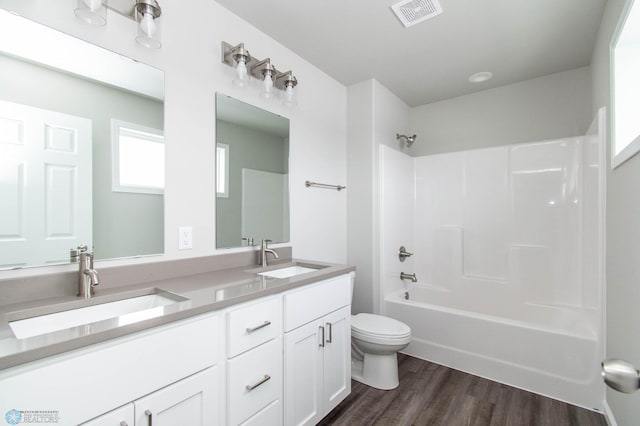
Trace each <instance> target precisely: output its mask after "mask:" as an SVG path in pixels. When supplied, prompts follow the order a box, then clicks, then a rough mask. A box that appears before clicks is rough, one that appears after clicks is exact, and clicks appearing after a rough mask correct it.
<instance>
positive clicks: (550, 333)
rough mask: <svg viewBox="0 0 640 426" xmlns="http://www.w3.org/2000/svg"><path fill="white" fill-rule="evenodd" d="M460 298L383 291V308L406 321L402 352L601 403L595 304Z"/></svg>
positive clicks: (568, 398)
mask: <svg viewBox="0 0 640 426" xmlns="http://www.w3.org/2000/svg"><path fill="white" fill-rule="evenodd" d="M405 291H406V292H408V297H409V299H408V300H407V299H406V298H405V296H406V295H405ZM460 299H461V298H460V297H455V298H454V297H452V293H450V292H447V291H442V290H439V289H434V288H430V287H429V286H425V285H420V284H414V285H411V286H407V287H406V289H404V290H400V291H397V292H395V293H391V294H389V295H388V296H387V297H385V299H384V305H383V310H384V314H385V315H387V316H389V317H392V318H395V319H398V320H400V321H402V322H404V323H406V324H407V325H409V326H410V327H411V331H412V337H413V339H412V342H411V343H410V344H409V346H408V347H407V348H406V349H405V350H404V351H403V352H404V353H406V354H408V355H412V356H415V357H417V358H421V359H425V360H428V361H432V362H435V363H437V364H441V365H446V366H448V367H451V368H454V369H457V370H461V371H465V372H468V373H471V374H474V375H477V376H481V377H485V378H488V379H491V380H494V381H497V382H501V383H505V384H508V385H511V386H515V387H517V388H521V389H524V390H528V391H531V392H535V393H538V394H541V395H545V396H549V397H551V398H555V399H558V400H561V401H565V402H568V403H571V404H575V405H578V406H581V407H584V408H588V409H592V410H597V411H602V410H603V406H602V405H603V399H604V385H603V384H602V380H601V378H600V374H599V373H600V361H601V359H602V355H603V354H601V353H600V352H599V347H601V345H599V343H598V338H597V336H598V334H599V333H598V324H599V322H598V318H597V311H595V310H593V311H590V310H585V309H574V308H571V307H559V306H548V305H536V304H529V303H522V304H519V305H515V304H513V303H503V304H500V303H496V302H495V300H494V301H493V303H489V302H491V301H490V300H484V301H483V300H481V299H482V298H479V299H475V300H469V301H468V302H467V303H465V302H464V300H462V301H461V300H460ZM485 299H486V298H485ZM483 302H484V303H483ZM489 312H490V314H489Z"/></svg>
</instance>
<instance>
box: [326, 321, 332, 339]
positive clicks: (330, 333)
mask: <svg viewBox="0 0 640 426" xmlns="http://www.w3.org/2000/svg"><path fill="white" fill-rule="evenodd" d="M327 328H328V329H329V338H328V339H327V343H331V340H332V339H333V324H331V323H330V322H328V323H327Z"/></svg>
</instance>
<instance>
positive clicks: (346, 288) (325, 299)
mask: <svg viewBox="0 0 640 426" xmlns="http://www.w3.org/2000/svg"><path fill="white" fill-rule="evenodd" d="M350 304H351V276H350V275H341V276H339V277H336V278H331V279H328V280H325V281H320V282H319V283H317V284H312V285H309V286H306V287H303V288H301V289H300V290H292V291H290V292H288V293H285V295H284V331H285V332H286V331H291V330H293V329H295V328H298V327H300V326H301V325H304V324H306V323H308V322H309V321H313V320H315V319H318V318H320V317H322V316H324V315H326V314H327V313H329V312H333V311H335V310H337V309H340V308H342V307H344V306H348V305H350Z"/></svg>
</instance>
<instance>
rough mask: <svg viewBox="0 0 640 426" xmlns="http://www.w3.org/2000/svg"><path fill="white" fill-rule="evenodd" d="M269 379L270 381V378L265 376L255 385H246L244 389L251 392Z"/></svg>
mask: <svg viewBox="0 0 640 426" xmlns="http://www.w3.org/2000/svg"><path fill="white" fill-rule="evenodd" d="M270 379H271V376H270V375H268V374H265V375H264V377H263V378H262V379H260V381H258V382H257V383H254V384H252V385H247V386H245V388H247V390H248V391H252V390H254V389H255V388H257V387H258V386H260V385H261V384H263V383H266V382H267V381H269V380H270Z"/></svg>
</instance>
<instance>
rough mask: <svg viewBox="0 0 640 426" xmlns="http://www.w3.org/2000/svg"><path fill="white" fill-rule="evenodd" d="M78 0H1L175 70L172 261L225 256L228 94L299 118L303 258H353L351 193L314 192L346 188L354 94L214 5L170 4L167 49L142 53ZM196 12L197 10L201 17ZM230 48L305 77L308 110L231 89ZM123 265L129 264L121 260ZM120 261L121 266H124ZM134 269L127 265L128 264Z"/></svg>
mask: <svg viewBox="0 0 640 426" xmlns="http://www.w3.org/2000/svg"><path fill="white" fill-rule="evenodd" d="M72 6H73V2H71V1H68V0H33V1H29V2H24V1H20V0H0V7H2V8H4V9H8V10H13V11H16V12H18V13H20V14H21V15H23V16H25V17H27V18H30V19H33V20H36V21H38V22H41V23H44V24H46V25H48V26H51V27H53V28H56V29H59V30H61V31H63V32H65V33H68V34H71V35H73V36H76V37H78V38H82V39H85V40H87V41H90V42H92V43H95V44H97V45H100V46H102V47H105V48H107V49H110V50H113V51H115V52H117V53H121V54H123V55H126V56H129V57H131V58H134V59H136V60H139V61H142V62H145V63H148V64H150V65H153V66H155V67H158V68H160V69H162V70H164V72H165V95H166V98H165V101H166V102H165V137H166V158H167V165H166V167H167V170H166V191H165V255H164V258H166V259H171V258H181V257H196V256H205V255H211V254H215V253H219V252H221V251H216V250H215V225H214V224H215V196H214V194H215V186H214V181H215V171H214V164H215V162H214V158H215V157H214V155H215V142H214V141H215V93H216V92H223V93H226V94H227V95H230V96H233V97H235V98H238V99H240V100H242V101H244V102H247V103H250V104H253V105H256V106H258V107H261V108H264V109H267V110H270V111H271V112H274V113H276V114H280V115H282V116H285V117H288V118H290V120H291V128H290V132H291V133H290V135H291V145H290V158H291V160H290V175H291V177H290V179H291V180H290V182H291V243H292V245H293V247H294V256H296V257H299V258H310V259H317V260H323V261H330V262H345V261H346V194H345V191H341V192H337V191H335V192H330V191H320V190H314V189H308V188H305V186H304V181H305V180H307V179H308V180H314V181H319V182H328V183H336V184H344V182H346V88H345V87H344V86H343V85H341V84H340V83H338V82H337V81H335V80H334V79H332V78H331V77H329V76H327V75H326V74H324V73H323V72H321V71H320V70H318V69H317V68H315V67H314V66H312V65H311V64H309V63H308V62H306V61H304V60H303V59H302V58H300V57H299V56H297V55H296V54H294V53H293V52H291V51H290V50H289V49H287V48H286V47H284V46H282V45H280V44H279V43H277V42H275V41H274V40H272V39H270V38H269V37H267V36H266V35H264V34H263V33H262V32H260V31H259V30H257V29H256V28H254V27H252V26H251V25H249V24H248V23H246V22H245V21H243V20H241V19H239V18H238V17H236V16H235V15H233V14H231V13H230V12H228V11H227V10H226V9H224V8H222V7H221V6H220V5H219V4H217V3H216V2H214V1H211V0H192V1H191V2H190V3H189V7H184V2H181V1H178V0H164V1H162V2H161V6H162V11H163V14H162V26H163V28H162V42H163V47H162V49H160V50H158V51H151V50H147V49H144V48H142V47H140V46H138V45H137V44H136V43H135V41H134V37H133V35H134V34H135V24H134V22H132V21H130V20H128V19H125V18H122V17H120V16H119V15H116V14H115V13H110V14H109V22H108V24H107V26H105V27H90V26H87V25H85V24H83V23H82V22H80V21H79V20H78V19H77V18H76V17H75V16H74V13H73V8H72ZM194 10H195V11H197V13H194ZM222 41H227V42H229V43H232V44H236V43H239V42H244V43H245V44H246V46H247V47H248V48H249V49H250V51H251V53H252V54H253V55H255V56H256V57H258V58H264V57H270V58H271V59H272V60H273V62H274V63H275V64H276V65H277V66H278V67H279V68H282V69H284V68H286V69H292V70H293V71H294V73H295V75H296V77H297V78H298V81H299V85H298V107H297V108H295V109H287V108H285V107H283V106H281V105H280V104H278V103H271V102H268V101H267V100H263V99H260V98H258V96H257V90H247V91H243V90H241V89H238V88H236V87H234V86H233V85H232V84H231V78H232V74H233V69H232V68H230V67H228V66H226V65H224V64H222V63H221V61H220V58H221V48H220V44H221V42H222ZM179 226H192V227H193V245H194V246H193V250H190V251H178V250H177V232H178V227H179ZM120 262H123V261H120ZM116 263H118V262H116ZM125 263H126V261H125Z"/></svg>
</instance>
